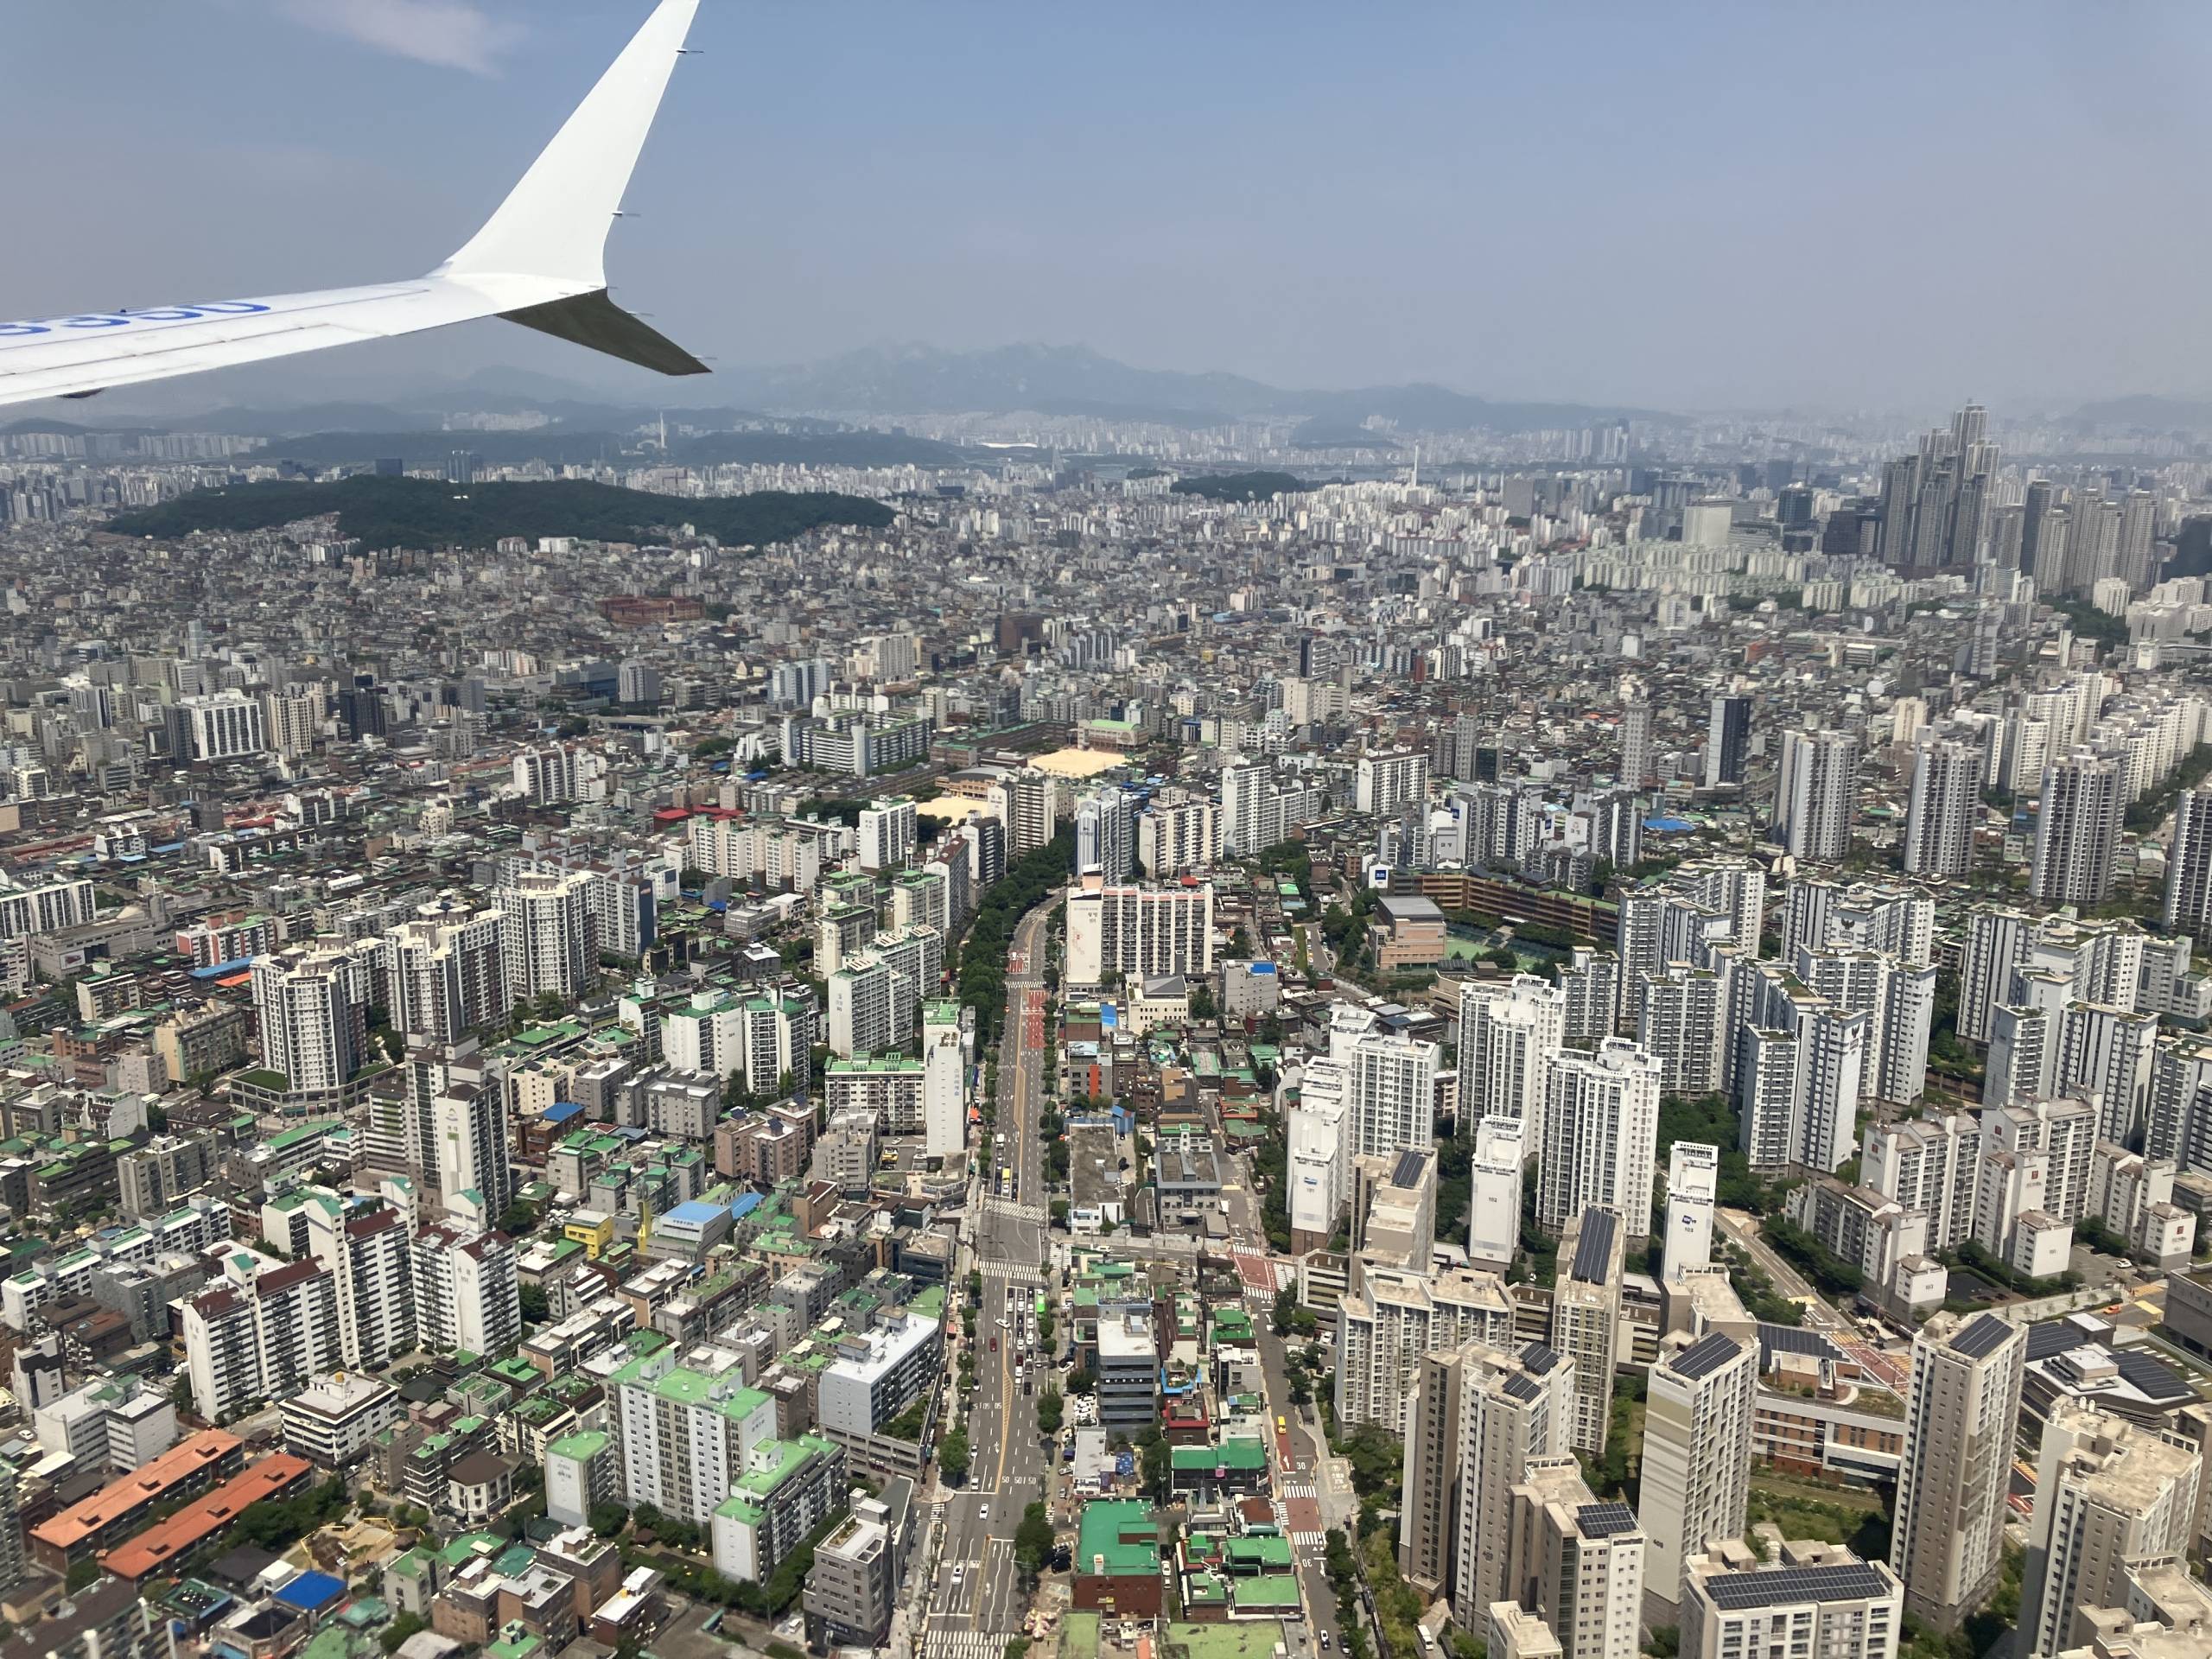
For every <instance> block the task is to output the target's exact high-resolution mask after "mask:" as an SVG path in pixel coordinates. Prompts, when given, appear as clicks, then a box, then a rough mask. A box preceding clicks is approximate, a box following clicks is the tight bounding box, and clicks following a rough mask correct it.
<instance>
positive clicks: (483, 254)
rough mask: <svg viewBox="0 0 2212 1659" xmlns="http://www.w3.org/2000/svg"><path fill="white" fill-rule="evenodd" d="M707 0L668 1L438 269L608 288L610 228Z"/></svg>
mask: <svg viewBox="0 0 2212 1659" xmlns="http://www.w3.org/2000/svg"><path fill="white" fill-rule="evenodd" d="M698 10H699V0H660V4H659V5H658V7H656V8H655V9H654V11H653V15H652V16H650V17H648V18H646V19H645V25H644V27H642V28H641V29H639V30H638V32H637V34H636V35H632V37H631V40H630V44H629V45H628V46H626V47H625V48H623V49H622V55H621V56H620V57H619V58H617V59H615V60H614V61H613V64H612V65H611V66H610V67H608V69H607V73H605V74H603V75H601V77H600V78H599V84H598V85H597V86H594V87H593V88H592V89H591V91H590V92H589V93H588V94H587V95H586V96H585V99H584V101H583V102H582V103H581V104H579V105H576V110H575V114H573V115H571V116H570V117H569V118H568V120H567V122H566V123H565V124H563V126H562V128H561V130H560V131H559V132H557V133H556V134H554V135H553V142H552V143H550V144H548V145H546V147H545V149H544V151H543V153H542V154H541V155H540V156H538V158H537V160H536V161H535V162H531V168H530V171H529V172H527V173H525V174H524V175H523V176H522V181H521V182H520V183H518V184H517V185H516V186H515V188H513V189H512V190H511V191H509V192H508V193H507V199H506V200H505V201H503V202H501V203H500V204H499V212H497V213H493V215H492V217H491V218H490V219H486V221H485V223H484V228H483V229H482V230H480V231H479V232H476V234H475V235H474V236H473V237H471V238H469V239H468V241H467V245H465V246H463V247H462V248H461V251H459V252H457V253H455V254H454V256H453V257H452V258H450V259H448V260H447V261H446V263H445V264H442V265H441V266H440V267H439V268H438V269H437V270H435V272H433V273H432V275H434V276H442V277H473V276H494V275H496V276H518V277H521V276H527V277H548V278H551V279H553V280H554V281H556V282H559V283H563V284H565V285H568V286H569V287H571V288H572V289H574V290H575V291H576V292H579V293H582V292H587V291H588V290H591V289H603V288H605V287H606V286H607V257H606V256H607V229H608V227H609V226H611V225H612V224H613V220H614V215H615V213H617V212H618V211H619V210H620V207H621V206H622V192H623V190H624V189H625V188H626V187H627V186H628V184H629V182H630V174H631V172H632V169H633V168H636V166H637V164H638V154H639V151H640V150H642V149H644V148H645V134H646V133H647V131H649V130H651V128H652V124H653V116H654V114H655V113H656V112H657V111H658V110H659V108H660V100H661V95H662V94H663V93H664V92H666V91H667V90H668V78H669V76H670V75H671V73H674V71H675V68H676V60H677V57H678V56H679V55H681V54H682V53H683V38H684V36H685V35H686V34H688V33H689V32H690V28H691V20H692V17H693V16H695V15H696V13H697V11H698Z"/></svg>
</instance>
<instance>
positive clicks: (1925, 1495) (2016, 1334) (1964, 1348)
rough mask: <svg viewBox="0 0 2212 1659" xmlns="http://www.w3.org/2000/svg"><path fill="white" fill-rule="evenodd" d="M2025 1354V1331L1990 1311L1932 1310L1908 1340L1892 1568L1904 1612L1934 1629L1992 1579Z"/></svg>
mask: <svg viewBox="0 0 2212 1659" xmlns="http://www.w3.org/2000/svg"><path fill="white" fill-rule="evenodd" d="M2027 1350H2028V1337H2027V1328H2026V1327H2025V1326H2024V1325H2008V1324H2006V1323H2005V1321H2004V1320H2003V1319H1999V1318H1998V1317H1997V1316H1996V1315H1995V1314H1993V1313H1981V1314H1977V1315H1975V1316H1974V1318H1972V1319H1965V1320H1961V1319H1959V1318H1957V1317H1956V1316H1955V1315H1952V1314H1948V1313H1938V1314H1937V1315H1936V1317H1935V1318H1933V1319H1930V1320H1929V1322H1928V1323H1927V1324H1926V1325H1923V1327H1922V1328H1921V1331H1920V1334H1919V1335H1918V1336H1916V1337H1915V1338H1913V1344H1912V1383H1911V1389H1910V1397H1909V1398H1908V1400H1907V1402H1906V1405H1905V1430H1904V1457H1903V1459H1902V1460H1901V1461H1900V1463H1899V1464H1898V1465H1897V1506H1896V1511H1895V1513H1896V1520H1895V1522H1894V1525H1893V1529H1892V1532H1891V1541H1890V1565H1891V1567H1893V1568H1894V1569H1896V1572H1897V1577H1898V1579H1899V1580H1901V1581H1902V1582H1903V1583H1904V1605H1905V1611H1908V1612H1910V1614H1912V1615H1913V1616H1914V1617H1915V1618H1918V1619H1920V1620H1921V1621H1922V1622H1923V1623H1924V1624H1932V1625H1934V1626H1936V1628H1937V1629H1939V1630H1955V1629H1956V1628H1957V1627H1958V1624H1959V1622H1960V1621H1961V1619H1963V1618H1965V1617H1966V1616H1967V1613H1969V1612H1971V1611H1974V1608H1976V1607H1978V1606H1980V1605H1981V1602H1982V1600H1983V1599H1984V1598H1985V1597H1986V1596H1987V1595H1988V1593H1989V1592H1990V1590H1991V1588H1992V1587H1993V1586H1994V1585H1995V1583H1996V1581H1997V1571H1998V1567H1999V1564H2000V1562H2001V1560H2002V1557H2003V1553H2004V1544H2005V1495H2006V1493H2007V1491H2008V1490H2009V1487H2010V1483H2011V1480H2012V1447H2013V1442H2014V1437H2015V1435H2016V1434H2017V1433H2018V1427H2019V1419H2020V1381H2021V1377H2022V1375H2023V1370H2024V1366H2025V1364H2026V1360H2027Z"/></svg>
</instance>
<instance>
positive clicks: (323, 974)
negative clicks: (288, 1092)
mask: <svg viewBox="0 0 2212 1659" xmlns="http://www.w3.org/2000/svg"><path fill="white" fill-rule="evenodd" d="M360 977H361V966H360V963H359V961H358V959H357V958H356V957H353V955H352V954H351V953H349V952H346V951H344V950H287V951H283V952H279V953H278V954H277V955H274V956H267V957H255V958H254V959H253V1006H254V1013H255V1014H256V1016H257V1020H258V1024H259V1027H260V1032H261V1058H262V1064H263V1065H264V1066H265V1067H267V1068H268V1069H269V1070H270V1071H277V1072H281V1073H282V1074H283V1077H285V1079H286V1080H287V1082H288V1084H289V1086H290V1087H291V1088H292V1089H293V1090H321V1089H335V1088H337V1087H338V1086H339V1085H340V1084H343V1083H345V1082H346V1080H347V1079H348V1078H350V1077H352V1076H353V1074H354V1073H355V1072H356V1071H359V1070H360V1068H361V1064H362V1054H363V1052H364V1049H365V1046H366V1043H367V1040H368V1036H367V1007H366V1003H367V999H366V998H365V997H361V996H359V995H357V991H358V989H359V979H360Z"/></svg>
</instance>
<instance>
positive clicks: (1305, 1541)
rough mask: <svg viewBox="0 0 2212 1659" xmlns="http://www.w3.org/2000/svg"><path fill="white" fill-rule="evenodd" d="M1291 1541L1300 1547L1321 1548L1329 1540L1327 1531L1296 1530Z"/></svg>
mask: <svg viewBox="0 0 2212 1659" xmlns="http://www.w3.org/2000/svg"><path fill="white" fill-rule="evenodd" d="M1290 1541H1291V1542H1292V1543H1294V1544H1295V1545H1296V1546H1297V1547H1298V1548H1300V1549H1319V1548H1321V1547H1322V1546H1323V1545H1325V1544H1326V1543H1327V1542H1328V1541H1329V1535H1328V1534H1327V1533H1325V1532H1294V1533H1292V1534H1291V1535H1290Z"/></svg>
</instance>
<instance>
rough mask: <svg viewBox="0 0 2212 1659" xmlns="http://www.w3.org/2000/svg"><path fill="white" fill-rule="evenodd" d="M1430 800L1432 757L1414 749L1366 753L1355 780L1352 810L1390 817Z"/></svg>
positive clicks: (1360, 760)
mask: <svg viewBox="0 0 2212 1659" xmlns="http://www.w3.org/2000/svg"><path fill="white" fill-rule="evenodd" d="M1427 798H1428V757H1427V755H1425V754H1419V753H1414V751H1412V750H1410V749H1406V750H1400V751H1399V752H1397V753H1393V754H1363V755H1362V756H1360V757H1359V763H1358V766H1357V767H1356V768H1355V770H1354V773H1353V779H1352V810H1354V811H1357V812H1362V813H1366V814H1370V815H1371V816H1373V817H1378V818H1387V817H1390V816H1391V815H1392V814H1394V813H1396V812H1399V811H1401V810H1403V809H1404V808H1406V807H1408V806H1412V805H1417V804H1420V803H1421V802H1422V801H1424V800H1426V799H1427Z"/></svg>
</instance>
